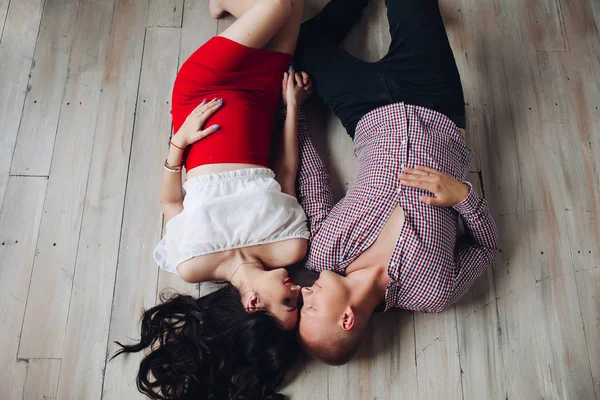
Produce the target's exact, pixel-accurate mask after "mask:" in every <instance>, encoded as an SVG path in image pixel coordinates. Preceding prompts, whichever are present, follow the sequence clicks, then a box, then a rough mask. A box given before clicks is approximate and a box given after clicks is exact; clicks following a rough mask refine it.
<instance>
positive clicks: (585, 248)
mask: <svg viewBox="0 0 600 400" xmlns="http://www.w3.org/2000/svg"><path fill="white" fill-rule="evenodd" d="M325 1H326V0H307V2H308V4H307V7H306V8H307V16H309V15H312V14H314V13H316V12H317V11H318V10H319V8H320V7H321V6H322V5H323V4H324V2H325ZM206 2H207V0H150V1H145V0H0V32H1V36H0V37H1V39H0V40H1V42H0V201H1V202H0V204H1V206H0V207H1V211H0V241H1V246H0V265H1V267H0V320H1V325H0V343H1V346H0V399H100V398H104V399H117V400H120V399H134V398H139V397H141V396H140V395H139V394H138V393H137V391H136V388H135V383H134V374H135V370H136V366H137V364H138V361H139V358H136V357H130V358H127V359H126V358H119V359H117V360H114V361H112V362H109V363H107V361H106V360H107V357H108V356H109V355H110V354H111V353H112V352H113V351H114V349H115V347H114V345H113V344H112V343H113V341H114V340H126V339H127V338H135V337H138V320H139V315H140V312H141V310H142V308H143V307H149V306H152V305H153V304H155V302H156V298H157V293H158V292H160V291H161V290H162V289H163V288H167V287H173V288H176V289H178V290H181V291H185V292H189V293H194V294H196V295H197V294H198V288H197V287H194V286H191V285H185V284H183V283H182V282H180V281H178V280H177V278H176V277H173V276H171V275H168V274H165V273H163V272H159V270H158V268H157V267H156V266H155V265H154V263H153V261H152V256H151V251H152V248H153V246H154V245H155V244H156V243H157V242H158V240H159V238H160V235H161V229H162V217H161V213H160V207H159V201H158V198H159V196H158V192H159V183H160V179H159V177H160V175H161V173H162V172H161V171H162V165H161V163H162V161H163V159H164V157H165V154H166V151H167V140H168V137H169V132H170V123H171V121H170V114H169V110H170V105H169V102H170V92H171V88H172V84H173V80H174V78H175V75H176V73H177V70H178V67H179V66H180V65H181V63H182V62H183V61H184V60H185V59H186V58H187V57H188V56H189V55H190V54H191V53H192V51H193V50H194V49H195V48H196V47H198V46H199V45H200V44H202V43H203V42H204V41H206V40H207V39H208V38H210V37H211V36H212V35H214V34H215V33H216V32H219V31H222V30H223V29H224V28H225V27H226V26H228V24H230V23H231V22H232V21H231V19H230V18H229V19H225V20H222V21H219V22H218V23H217V21H214V20H211V19H210V18H209V16H208V13H207V3H206ZM440 3H441V8H442V11H443V15H444V18H445V20H446V24H447V30H448V33H449V36H450V40H451V43H452V46H453V48H454V51H455V55H456V59H457V62H458V64H459V69H460V71H461V75H462V80H463V86H464V91H465V98H466V102H467V110H468V115H467V117H468V118H467V119H468V129H467V136H468V142H469V145H470V147H471V148H472V149H473V150H475V152H476V154H477V157H476V160H475V162H474V164H473V166H472V174H471V180H472V181H473V182H474V183H476V184H477V185H478V187H480V188H483V192H484V194H485V197H486V198H487V199H488V201H489V203H490V205H491V207H492V210H493V212H494V214H495V216H496V220H497V223H498V226H499V229H500V233H501V254H500V255H499V256H498V258H497V259H496V262H495V263H494V265H493V267H491V268H489V270H488V271H487V273H486V274H485V276H484V277H482V278H481V279H480V280H479V281H478V282H477V284H476V285H475V287H474V288H473V289H472V290H471V291H470V292H469V293H468V294H467V295H466V296H465V298H464V299H463V300H461V301H460V303H459V304H457V305H456V306H455V307H453V308H451V309H449V310H447V311H446V312H444V313H442V314H437V315H426V314H414V313H408V312H402V311H400V312H395V313H388V314H384V315H376V316H375V317H374V319H373V323H372V328H371V331H372V334H371V339H370V340H367V341H366V343H365V345H364V346H363V348H362V350H361V351H360V354H359V357H358V358H357V359H356V360H354V361H353V362H351V363H349V364H348V365H346V366H343V367H327V366H324V365H322V364H319V363H317V362H314V361H308V360H306V359H304V360H302V362H300V363H299V364H298V366H297V368H296V369H295V371H294V372H293V374H291V376H290V383H289V384H288V385H287V387H286V388H285V389H284V392H285V393H286V394H289V395H291V397H292V399H332V400H334V399H336V400H337V399H399V398H403V399H427V400H429V399H443V400H447V399H448V400H451V399H475V400H480V399H538V398H543V399H576V400H588V399H600V345H599V343H600V294H599V291H600V246H599V244H600V224H599V218H600V216H599V207H600V198H599V194H600V191H599V168H600V111H599V107H600V84H599V82H600V38H599V35H598V28H599V24H600V2H599V1H598V0H535V1H522V0H454V1H451V0H440ZM366 14H367V15H366V17H365V19H364V21H362V22H361V24H360V26H358V27H357V29H356V30H355V31H354V32H353V33H352V34H351V36H350V37H349V38H348V41H347V46H348V48H349V49H350V51H351V52H352V53H353V54H356V55H358V56H360V57H362V58H365V59H368V60H377V59H378V58H380V57H381V56H382V55H383V54H384V53H385V51H386V48H387V46H388V44H389V35H388V33H387V20H386V17H385V5H384V2H383V0H372V4H371V5H370V7H369V9H368V11H367V13H366ZM307 108H308V112H309V117H310V118H311V126H312V131H313V136H314V137H315V138H316V141H317V142H318V146H319V149H320V150H321V154H322V156H323V157H325V158H326V159H327V163H328V166H329V168H330V171H331V175H332V178H333V181H334V185H335V191H336V194H337V195H338V196H340V195H341V194H342V193H343V191H344V189H345V188H346V187H347V186H348V185H349V184H351V182H352V180H353V179H354V171H353V166H354V160H353V156H352V143H351V141H350V139H349V138H348V137H347V136H346V134H345V133H344V131H343V129H342V127H341V125H340V124H339V122H338V121H337V120H335V119H333V118H332V117H331V115H330V114H328V113H327V112H326V111H324V110H323V109H322V107H320V106H319V104H318V103H317V102H313V103H312V104H310V105H308V107H307ZM207 289H208V288H207Z"/></svg>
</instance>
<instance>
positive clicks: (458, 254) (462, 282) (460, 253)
mask: <svg viewBox="0 0 600 400" xmlns="http://www.w3.org/2000/svg"><path fill="white" fill-rule="evenodd" d="M453 208H454V209H455V210H456V211H458V212H459V214H460V215H461V217H462V219H463V222H464V223H465V228H466V232H465V237H464V238H463V240H462V241H461V242H460V243H459V244H458V245H457V247H456V248H455V250H454V261H455V265H456V272H457V275H456V277H455V278H454V287H453V294H452V298H451V300H450V303H449V304H454V303H455V302H456V301H458V299H460V298H461V297H462V295H463V294H464V293H465V292H466V291H467V289H469V287H471V285H472V284H473V282H474V281H475V280H476V279H477V278H479V277H480V276H481V275H482V274H483V273H484V271H485V269H486V268H487V266H488V265H490V264H491V262H492V261H493V260H494V256H495V255H496V253H497V252H498V247H499V240H498V230H497V228H496V223H495V222H494V219H493V217H492V215H491V213H490V210H489V208H488V205H487V202H486V201H485V199H483V198H481V197H479V195H478V194H477V193H476V192H475V190H473V188H472V187H471V186H470V185H469V194H468V195H467V198H466V199H465V200H463V201H462V202H460V203H458V204H456V205H455V206H453Z"/></svg>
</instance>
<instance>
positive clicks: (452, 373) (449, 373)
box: [415, 307, 463, 400]
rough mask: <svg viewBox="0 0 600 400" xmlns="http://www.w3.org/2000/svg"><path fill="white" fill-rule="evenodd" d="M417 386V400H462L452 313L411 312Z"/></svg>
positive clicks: (453, 315)
mask: <svg viewBox="0 0 600 400" xmlns="http://www.w3.org/2000/svg"><path fill="white" fill-rule="evenodd" d="M415 346H416V353H417V354H416V356H415V359H416V364H417V384H418V387H419V398H421V399H448V400H450V399H462V397H463V396H462V388H461V373H460V360H459V349H458V336H457V330H456V313H455V309H454V307H452V308H450V309H448V310H446V311H444V312H443V313H440V314H425V313H415Z"/></svg>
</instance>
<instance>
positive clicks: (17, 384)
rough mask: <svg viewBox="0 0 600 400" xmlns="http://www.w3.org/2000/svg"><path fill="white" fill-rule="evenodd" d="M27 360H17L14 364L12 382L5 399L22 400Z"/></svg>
mask: <svg viewBox="0 0 600 400" xmlns="http://www.w3.org/2000/svg"><path fill="white" fill-rule="evenodd" d="M28 364H29V363H28V362H27V360H17V361H16V362H15V363H14V367H13V373H12V382H11V385H10V388H11V389H10V394H9V396H8V397H6V398H7V399H9V400H23V399H24V397H23V391H24V389H25V380H26V379H27V366H28Z"/></svg>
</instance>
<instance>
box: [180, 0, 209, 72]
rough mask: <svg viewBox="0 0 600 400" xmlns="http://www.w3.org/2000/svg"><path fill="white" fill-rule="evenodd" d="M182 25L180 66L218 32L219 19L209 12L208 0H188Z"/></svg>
mask: <svg viewBox="0 0 600 400" xmlns="http://www.w3.org/2000/svg"><path fill="white" fill-rule="evenodd" d="M184 7H185V8H184V12H183V23H182V25H181V45H180V51H179V67H180V68H181V65H182V64H183V63H184V62H185V60H187V59H188V57H189V56H191V55H192V53H193V52H194V51H196V49H197V48H198V47H200V46H202V45H203V44H204V43H206V42H207V41H208V39H210V38H211V37H213V36H215V35H216V34H217V20H216V19H213V18H212V17H211V16H210V14H209V13H208V0H198V1H186V2H185V6H184Z"/></svg>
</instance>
